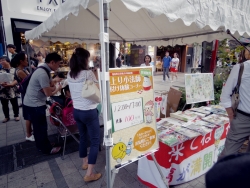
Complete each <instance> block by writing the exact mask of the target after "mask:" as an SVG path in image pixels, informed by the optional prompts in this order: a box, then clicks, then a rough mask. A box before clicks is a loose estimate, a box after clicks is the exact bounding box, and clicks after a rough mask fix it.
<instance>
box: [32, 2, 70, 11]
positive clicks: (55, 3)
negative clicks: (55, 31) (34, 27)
mask: <svg viewBox="0 0 250 188" xmlns="http://www.w3.org/2000/svg"><path fill="white" fill-rule="evenodd" d="M65 1H66V0H39V3H38V4H39V5H38V6H37V7H36V10H37V11H44V12H54V11H56V9H57V8H58V5H60V4H62V3H65ZM44 2H45V3H46V2H47V6H44ZM41 4H42V6H41ZM48 5H54V8H51V7H48Z"/></svg>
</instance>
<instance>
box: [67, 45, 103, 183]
mask: <svg viewBox="0 0 250 188" xmlns="http://www.w3.org/2000/svg"><path fill="white" fill-rule="evenodd" d="M89 57H90V53H89V51H87V50H85V49H83V48H76V49H75V52H74V53H73V54H72V57H71V59H70V72H69V73H68V76H67V81H68V85H69V88H70V93H71V98H72V100H73V106H74V119H75V121H76V123H77V126H78V129H79V132H80V147H79V155H80V158H83V164H82V169H83V170H87V173H86V175H85V176H84V181H85V182H90V181H95V180H98V179H100V177H101V176H102V175H101V173H97V174H95V173H94V172H93V168H94V165H95V163H96V159H97V155H98V150H99V143H100V140H99V138H100V126H99V119H98V110H97V105H98V103H96V102H93V101H90V100H88V99H86V98H83V97H82V95H81V92H82V87H83V82H84V81H85V80H92V81H93V82H94V83H96V84H97V83H98V81H97V80H96V77H95V75H94V73H93V72H92V71H91V70H88V69H89V68H88V62H89ZM88 135H89V137H90V141H91V145H90V151H89V156H87V143H88Z"/></svg>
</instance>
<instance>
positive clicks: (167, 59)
mask: <svg viewBox="0 0 250 188" xmlns="http://www.w3.org/2000/svg"><path fill="white" fill-rule="evenodd" d="M171 60H172V59H171V57H170V56H169V52H166V53H165V57H164V58H163V59H162V62H163V82H165V81H166V75H167V77H168V80H170V79H169V68H170V62H171Z"/></svg>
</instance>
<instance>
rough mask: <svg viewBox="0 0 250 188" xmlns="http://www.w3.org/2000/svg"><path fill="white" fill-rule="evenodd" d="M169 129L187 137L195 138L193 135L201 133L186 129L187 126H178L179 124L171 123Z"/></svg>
mask: <svg viewBox="0 0 250 188" xmlns="http://www.w3.org/2000/svg"><path fill="white" fill-rule="evenodd" d="M170 129H171V130H173V131H175V132H177V133H179V134H182V135H184V136H186V137H188V138H189V139H191V138H195V137H197V136H199V135H201V134H200V133H198V132H195V131H193V130H190V129H187V128H185V127H183V126H180V125H173V126H172V127H170Z"/></svg>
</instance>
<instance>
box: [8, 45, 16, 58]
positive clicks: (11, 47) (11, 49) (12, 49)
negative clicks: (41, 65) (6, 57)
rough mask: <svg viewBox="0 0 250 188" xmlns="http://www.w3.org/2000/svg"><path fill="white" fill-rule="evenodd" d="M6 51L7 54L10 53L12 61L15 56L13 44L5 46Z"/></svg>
mask: <svg viewBox="0 0 250 188" xmlns="http://www.w3.org/2000/svg"><path fill="white" fill-rule="evenodd" d="M7 50H8V52H10V53H11V59H13V57H14V56H15V55H16V54H17V53H16V46H15V45H13V44H8V45H7Z"/></svg>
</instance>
